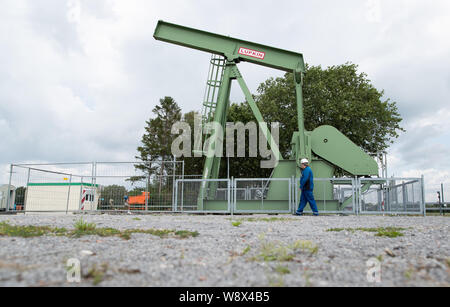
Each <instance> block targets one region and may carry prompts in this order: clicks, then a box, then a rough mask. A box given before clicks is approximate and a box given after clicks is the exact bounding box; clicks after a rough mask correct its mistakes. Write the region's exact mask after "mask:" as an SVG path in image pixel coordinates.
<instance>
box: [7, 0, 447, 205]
mask: <svg viewBox="0 0 450 307" xmlns="http://www.w3.org/2000/svg"><path fill="white" fill-rule="evenodd" d="M233 2H234V5H233ZM1 4H2V5H1V6H2V8H1V10H0V46H1V48H0V148H1V150H0V171H1V173H0V183H5V182H7V178H8V174H7V171H8V164H10V163H24V162H75V161H100V160H106V161H131V160H133V159H134V156H135V154H136V147H137V146H138V144H139V141H140V138H141V136H142V134H143V132H144V124H145V120H147V119H148V118H149V117H150V116H151V110H152V109H153V107H154V106H155V105H156V104H157V103H158V100H159V99H160V98H161V97H164V96H172V97H174V98H175V99H176V101H177V102H178V103H179V105H180V106H181V107H182V109H183V111H185V112H187V111H191V110H198V109H200V105H201V101H202V98H203V93H204V88H205V81H206V74H207V70H208V59H209V55H208V54H206V53H202V52H199V51H195V50H189V49H186V48H182V47H178V46H174V45H169V44H165V43H162V42H158V41H155V40H154V39H153V31H154V29H155V26H156V23H157V21H158V20H159V19H162V20H165V21H169V22H173V23H178V24H182V25H186V26H190V27H194V28H199V29H204V30H207V31H210V32H216V33H220V34H225V35H230V36H233V37H238V38H242V39H246V40H250V41H255V42H259V43H262V44H268V45H272V46H276V47H279V48H283V49H288V50H293V51H297V52H301V53H303V54H304V57H305V60H306V61H307V62H308V63H310V64H312V65H322V66H324V67H326V66H330V65H338V64H343V63H345V62H348V61H351V62H353V63H356V64H358V65H359V66H360V70H361V71H363V72H366V73H367V74H368V76H369V79H371V80H372V82H373V84H374V85H375V87H377V88H378V89H384V90H385V95H386V98H390V99H392V100H393V101H397V103H398V107H399V110H400V113H401V114H402V116H403V118H404V122H403V126H404V127H405V128H406V129H407V132H406V133H404V134H402V135H401V137H400V138H399V139H398V140H396V143H395V145H393V146H392V147H391V149H390V150H389V156H388V160H389V161H388V163H389V165H388V167H389V175H390V176H391V175H395V176H396V177H399V176H407V177H417V176H421V175H422V174H424V175H425V180H426V182H427V195H428V198H429V200H434V198H435V197H434V195H435V191H437V187H438V185H439V184H440V183H441V182H444V183H446V184H447V188H446V190H447V191H448V192H446V194H447V195H448V198H449V199H450V159H449V157H450V120H449V118H450V106H449V105H450V99H449V98H450V1H448V0H441V1H438V0H428V1H425V0H423V1H417V0H395V1H388V0H380V1H377V0H369V1H361V0H345V1H334V0H327V1H298V0H291V1H284V0H279V1H268V0H258V1H251V0H247V1H238V0H236V1H234V0H230V1H228V2H226V5H224V3H222V2H219V1H204V0H190V1H186V0H180V1H169V0H166V1H156V0H153V1H148V0H132V1H131V0H127V1H123V0H84V1H82V0H69V1H63V0H29V1H25V0H2V1H1ZM241 71H242V73H243V75H244V78H245V79H246V80H247V82H248V84H249V86H250V88H251V90H252V91H253V92H256V88H257V86H258V84H259V83H261V82H263V81H264V80H266V79H267V78H269V77H271V76H274V77H276V76H281V75H282V73H281V72H278V71H275V70H271V69H266V68H261V67H257V66H255V65H249V64H245V63H244V64H242V65H241ZM232 100H233V101H242V100H243V95H242V94H241V93H240V91H239V89H238V88H237V87H236V86H235V87H233V93H232ZM433 193H434V194H433Z"/></svg>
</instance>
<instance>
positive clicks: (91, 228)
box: [0, 220, 199, 240]
mask: <svg viewBox="0 0 450 307" xmlns="http://www.w3.org/2000/svg"><path fill="white" fill-rule="evenodd" d="M74 227H75V228H74V229H73V230H70V231H69V230H67V229H65V228H55V227H49V226H15V225H10V224H8V223H6V222H2V223H0V236H9V237H22V238H32V237H41V236H44V235H53V236H67V237H70V238H80V237H84V236H99V237H115V236H117V237H120V238H122V239H125V240H130V239H131V235H132V234H133V233H144V234H150V235H153V236H157V237H160V238H167V237H169V236H173V237H175V238H180V239H186V238H190V237H197V236H199V233H198V232H197V231H187V230H178V231H177V230H167V229H146V230H143V229H130V230H125V231H120V230H118V229H114V228H97V226H96V225H95V224H93V223H86V222H85V221H83V220H79V221H77V222H76V223H75V225H74Z"/></svg>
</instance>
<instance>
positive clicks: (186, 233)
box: [175, 230, 199, 239]
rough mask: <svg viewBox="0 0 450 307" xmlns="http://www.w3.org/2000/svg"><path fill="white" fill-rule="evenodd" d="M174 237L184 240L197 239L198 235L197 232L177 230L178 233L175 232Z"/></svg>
mask: <svg viewBox="0 0 450 307" xmlns="http://www.w3.org/2000/svg"><path fill="white" fill-rule="evenodd" d="M175 235H176V236H177V237H180V238H181V239H186V238H189V237H193V238H195V237H198V236H199V233H198V232H197V231H187V230H179V231H175Z"/></svg>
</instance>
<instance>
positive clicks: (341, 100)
mask: <svg viewBox="0 0 450 307" xmlns="http://www.w3.org/2000/svg"><path fill="white" fill-rule="evenodd" d="M306 68H307V71H306V74H305V80H304V85H303V95H304V108H303V112H304V118H305V129H306V130H308V131H313V130H314V129H315V128H317V127H319V126H322V125H331V126H334V127H336V128H337V129H338V130H339V131H341V132H342V133H343V134H344V135H346V136H347V137H348V138H349V139H350V140H352V141H353V142H354V143H355V144H356V145H358V146H360V147H361V148H363V149H364V150H365V151H366V152H368V153H379V152H382V151H385V150H386V149H387V148H388V147H389V146H390V144H392V143H393V140H394V139H395V138H397V137H398V136H399V134H398V133H399V132H401V131H404V129H403V128H401V127H400V123H401V121H402V118H401V116H400V114H399V112H398V109H397V105H396V103H395V102H391V101H390V99H383V96H384V91H378V90H377V89H376V88H375V87H374V86H373V85H372V84H371V82H370V80H368V79H367V75H366V74H365V73H358V71H357V70H358V66H357V65H355V64H352V63H346V64H344V65H339V66H332V67H328V68H327V69H322V67H321V66H309V65H307V67H306ZM255 100H256V103H257V105H258V107H259V109H260V110H261V113H262V114H263V117H264V120H265V121H266V122H267V123H271V122H279V123H280V152H281V153H282V155H283V157H285V158H287V157H288V156H289V153H290V149H291V146H290V141H291V138H292V134H293V133H294V132H295V131H297V130H298V127H297V105H296V93H295V84H294V78H293V75H292V74H290V73H287V74H286V75H285V76H284V77H281V78H276V79H274V78H270V79H268V80H267V81H265V82H264V83H262V84H261V85H260V86H259V88H258V95H257V96H255ZM253 120H255V119H254V116H253V114H252V112H251V110H250V107H249V106H248V104H247V103H243V104H233V105H232V106H231V108H230V112H229V116H228V121H233V122H236V121H242V122H244V123H246V122H248V121H253ZM231 160H232V161H231V164H232V165H233V167H231V171H232V176H236V177H242V176H245V177H260V176H264V177H266V176H268V175H270V170H264V169H260V167H259V161H260V159H257V158H253V159H250V158H247V159H238V158H235V159H231Z"/></svg>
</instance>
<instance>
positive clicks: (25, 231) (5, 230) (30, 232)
mask: <svg viewBox="0 0 450 307" xmlns="http://www.w3.org/2000/svg"><path fill="white" fill-rule="evenodd" d="M66 233H67V230H66V229H65V228H55V227H49V226H16V225H10V224H8V223H6V222H2V223H0V236H7V237H21V238H33V237H41V236H44V235H54V236H61V235H65V234H66Z"/></svg>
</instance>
